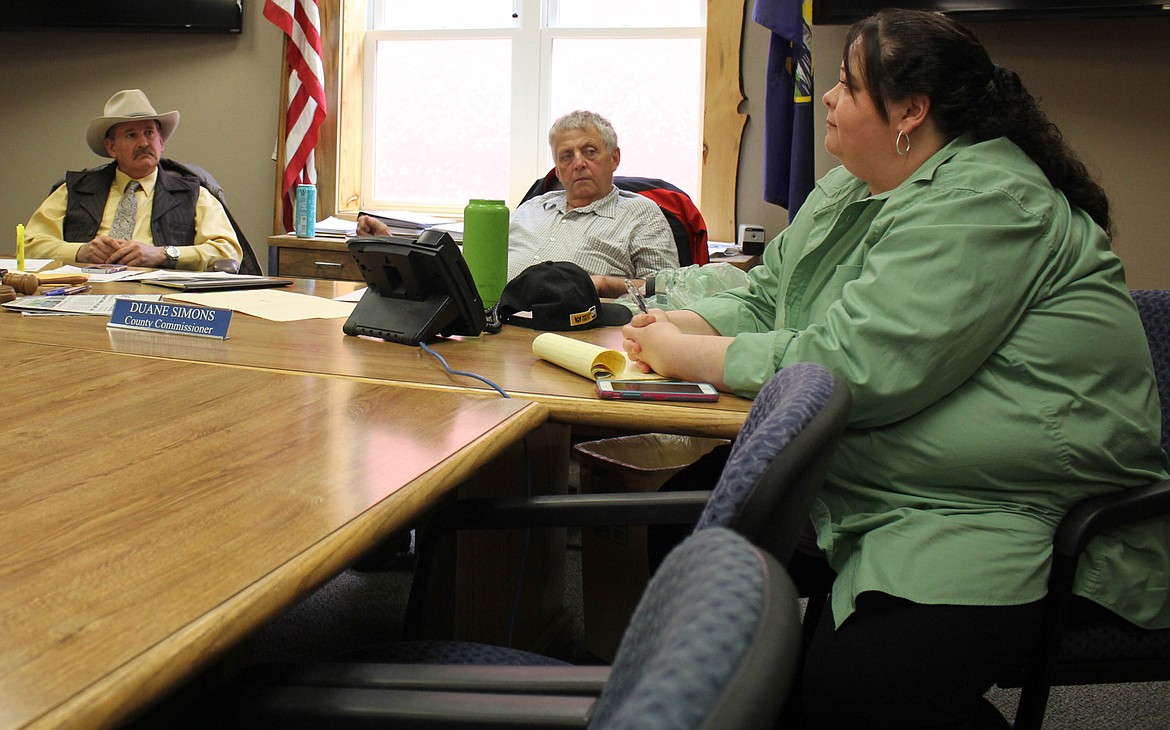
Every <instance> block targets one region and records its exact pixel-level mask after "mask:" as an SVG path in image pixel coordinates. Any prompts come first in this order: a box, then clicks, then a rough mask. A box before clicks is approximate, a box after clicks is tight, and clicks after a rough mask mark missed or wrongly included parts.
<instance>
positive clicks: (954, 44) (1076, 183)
mask: <svg viewBox="0 0 1170 730" xmlns="http://www.w3.org/2000/svg"><path fill="white" fill-rule="evenodd" d="M855 45H856V47H857V49H858V52H859V56H858V57H859V58H860V62H861V68H860V69H854V68H852V67H851V63H852V60H853V59H852V58H851V57H850V53H851V51H852V50H853V48H854V47H855ZM844 62H845V76H846V79H847V81H848V82H849V84H850V85H851V86H852V85H854V84H855V83H857V82H858V81H864V82H865V83H863V84H858V85H860V86H863V87H864V88H866V89H867V90H868V91H869V94H870V96H871V97H872V98H873V101H874V104H875V105H876V106H877V109H878V113H879V114H881V115H882V118H883V119H886V120H887V121H888V119H889V117H888V116H887V108H886V102H887V100H900V99H905V98H907V97H909V96H910V95H912V94H925V95H926V96H928V97H929V98H930V115H931V117H932V118H933V119H934V122H935V124H936V125H937V126H938V128H939V130H940V131H941V132H942V133H943V134H944V135H945V136H946V137H947V138H948V139H954V138H955V137H958V136H959V135H960V134H964V133H969V134H971V135H972V136H973V137H974V138H975V140H976V141H983V140H987V139H994V138H996V137H1006V138H1008V139H1010V140H1011V141H1012V142H1014V143H1015V144H1016V145H1017V146H1019V147H1020V149H1022V150H1023V151H1024V152H1025V153H1026V154H1027V155H1028V157H1030V158H1032V161H1034V162H1035V163H1036V164H1037V165H1038V166H1039V167H1040V169H1041V170H1043V171H1044V174H1045V175H1046V176H1047V177H1048V180H1049V182H1051V183H1052V185H1053V187H1055V188H1057V189H1058V190H1060V191H1061V192H1063V193H1064V195H1065V197H1067V198H1068V200H1069V202H1070V203H1072V204H1073V205H1075V206H1077V207H1078V208H1080V209H1082V210H1084V211H1085V212H1086V213H1088V214H1089V216H1090V217H1092V219H1093V220H1094V221H1096V223H1097V225H1099V226H1101V228H1103V229H1105V231H1106V232H1107V233H1109V234H1110V235H1112V233H1113V229H1112V222H1111V220H1110V216H1109V199H1108V197H1106V195H1105V190H1104V189H1103V188H1102V187H1101V186H1100V185H1099V184H1098V183H1097V182H1096V181H1095V180H1094V179H1093V178H1092V176H1091V175H1090V174H1089V171H1088V170H1087V169H1086V168H1085V165H1084V163H1082V162H1081V161H1080V159H1078V158H1077V156H1076V154H1074V153H1073V151H1072V150H1071V149H1070V148H1069V146H1068V144H1067V143H1066V142H1065V141H1064V137H1063V136H1062V135H1061V133H1060V130H1059V129H1057V127H1056V125H1055V124H1053V123H1052V121H1051V120H1049V119H1048V117H1047V116H1046V115H1045V114H1044V112H1042V111H1041V110H1040V107H1039V106H1038V105H1037V103H1036V100H1035V99H1034V98H1032V95H1031V94H1029V93H1028V91H1027V89H1025V88H1024V85H1023V83H1022V82H1021V81H1020V77H1019V76H1018V75H1017V74H1016V73H1015V72H1014V71H1011V70H1009V69H1006V68H1002V67H1000V66H997V65H996V64H993V63H992V62H991V59H990V58H989V57H988V55H987V50H986V49H985V48H984V47H983V44H982V43H980V42H979V40H978V39H977V38H976V37H975V35H974V34H973V33H972V32H971V31H970V30H968V29H967V28H965V27H963V26H962V25H960V24H959V23H957V22H955V21H954V20H952V19H950V18H948V17H946V16H944V15H942V14H940V13H933V12H927V11H919V10H899V9H893V8H889V9H885V10H880V11H878V12H877V13H875V14H873V15H871V16H869V17H868V18H865V19H863V20H860V21H858V22H857V23H855V24H854V25H853V26H852V27H850V29H849V32H848V34H847V36H846V39H845V50H844ZM858 75H860V77H861V78H860V79H859V78H857V76H858Z"/></svg>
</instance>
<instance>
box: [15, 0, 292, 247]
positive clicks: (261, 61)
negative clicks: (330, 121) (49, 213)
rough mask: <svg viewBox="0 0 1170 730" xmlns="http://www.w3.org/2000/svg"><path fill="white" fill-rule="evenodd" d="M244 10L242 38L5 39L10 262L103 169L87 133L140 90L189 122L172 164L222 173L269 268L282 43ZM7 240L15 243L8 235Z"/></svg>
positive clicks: (174, 140)
mask: <svg viewBox="0 0 1170 730" xmlns="http://www.w3.org/2000/svg"><path fill="white" fill-rule="evenodd" d="M262 7H263V2H261V1H260V0H250V1H249V2H245V3H244V27H243V32H242V33H240V34H239V35H203V34H198V35H185V34H169V33H80V32H75V33H64V32H61V33H50V32H37V33H15V32H6V33H0V92H2V93H0V99H3V110H2V111H0V144H2V145H3V159H4V160H5V162H6V163H7V164H8V169H9V174H7V175H4V176H2V177H0V223H2V224H3V227H2V228H0V251H4V252H7V253H9V254H11V251H12V250H13V248H14V246H13V243H12V240H13V231H14V229H15V226H16V224H17V223H20V222H25V221H27V220H28V218H29V216H30V215H32V212H33V211H34V210H36V207H37V206H38V205H39V204H40V202H41V200H43V199H44V197H45V195H47V194H48V192H49V187H50V186H51V185H52V184H53V182H55V181H56V180H58V179H59V178H60V177H61V176H62V175H64V174H65V171H66V170H77V169H81V168H84V167H89V166H92V165H97V164H101V163H102V162H103V161H104V158H100V157H98V156H96V155H95V154H93V152H91V151H90V149H89V147H87V146H86V144H85V127H86V124H87V123H88V122H89V120H90V119H92V118H93V117H96V116H99V115H100V114H101V111H102V107H103V105H104V104H105V102H106V99H108V98H109V97H110V95H111V94H113V93H114V92H115V91H117V90H119V89H126V88H140V89H142V90H143V91H145V92H146V95H147V96H148V97H150V101H151V103H152V104H154V106H155V108H156V109H157V110H159V111H161V112H165V111H170V110H172V109H178V110H179V112H180V113H181V115H182V117H181V119H180V121H179V127H178V129H177V130H176V131H175V134H174V136H173V137H171V140H170V142H168V143H167V146H166V151H165V153H164V154H165V155H166V156H167V157H173V158H175V159H177V160H187V161H190V162H194V163H196V164H199V165H202V166H203V167H206V168H207V169H208V170H210V171H211V173H212V174H213V175H215V177H216V178H217V179H218V180H219V182H220V183H221V184H222V185H223V186H224V189H225V190H226V192H227V199H228V203H229V206H230V208H231V211H232V214H233V215H234V216H235V217H236V220H237V221H238V222H239V224H240V226H241V227H242V228H243V230H244V233H245V235H246V236H247V237H248V240H249V241H251V243H252V246H253V248H255V249H256V254H257V255H258V256H260V257H261V259H262V261H265V264H266V260H265V246H264V240H265V238H266V237H267V236H268V234H269V231H270V230H271V228H272V207H273V202H272V201H273V197H274V192H273V191H274V186H275V178H274V170H275V163H274V162H273V161H272V152H273V149H274V146H275V143H276V124H277V118H278V110H277V107H278V105H279V98H280V66H281V49H282V42H281V38H282V36H281V34H280V30H279V29H277V28H276V26H274V25H272V24H271V23H269V22H268V21H267V20H265V19H264V18H263V17H262V16H261V14H260V11H261V8H262ZM5 231H6V233H5Z"/></svg>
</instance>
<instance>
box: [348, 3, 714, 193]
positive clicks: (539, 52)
mask: <svg viewBox="0 0 1170 730" xmlns="http://www.w3.org/2000/svg"><path fill="white" fill-rule="evenodd" d="M549 2H550V0H517V1H516V7H517V8H518V10H517V12H518V13H519V14H520V18H521V22H520V23H518V24H517V26H516V27H512V28H491V29H457V28H452V29H441V30H380V29H379V30H367V31H366V32H365V38H364V40H365V53H364V56H363V65H364V73H363V79H364V83H363V89H362V93H363V99H366V100H370V101H369V103H363V104H362V120H363V125H362V129H363V132H362V142H361V170H362V172H361V189H362V191H366V190H373V189H374V185H373V178H374V170H373V164H372V157H373V138H374V133H373V129H374V107H375V104H374V103H373V100H374V98H375V94H376V86H377V79H376V78H375V76H376V74H375V73H371V72H370V71H369V70H370V69H374V68H376V52H377V45H378V42H379V41H382V40H395V39H403V40H405V39H412V40H413V39H446V40H459V39H475V38H506V39H509V40H511V42H512V93H511V118H512V125H511V140H510V142H511V146H510V150H511V156H510V165H509V170H510V172H509V177H508V194H507V203H508V205H509V207H513V208H514V207H515V206H516V205H517V204H519V202H520V200H521V199H522V197H523V195H524V193H525V192H527V190H528V188H529V187H530V186H531V185H532V182H533V181H534V180H536V179H537V178H539V177H542V176H543V175H544V174H545V173H546V172H547V171H548V169H549V167H550V166H551V165H552V162H551V159H552V158H551V155H550V153H549V150H548V128H549V127H550V126H551V125H552V123H553V121H554V119H553V118H552V112H551V110H550V109H549V102H548V95H549V93H550V84H551V80H550V75H551V64H552V54H553V43H554V41H555V40H556V39H559V38H619V39H620V38H693V39H696V40H698V41H699V43H700V59H701V63H700V67H702V65H703V62H704V61H705V58H706V29H705V28H704V27H698V28H695V27H683V28H678V27H669V28H631V27H614V26H599V27H592V28H578V27H574V28H546V27H544V26H545V25H546V23H545V19H546V18H548V17H549V12H550V7H549ZM532 17H535V18H537V19H538V21H537V22H536V23H524V22H523V20H524V19H526V18H532ZM530 59H537V63H536V64H533V63H531V61H530ZM695 83H696V85H697V86H698V88H699V104H700V109H702V104H703V100H704V96H703V89H704V76H703V72H702V68H700V74H699V77H698V78H696V79H695ZM531 89H536V93H535V94H534V93H531V91H530V90H531ZM702 144H703V140H702V139H701V138H700V139H699V140H696V151H698V152H701V150H702ZM695 165H696V167H697V169H698V175H696V180H698V181H701V179H702V178H701V174H702V155H701V154H697V155H696V159H695ZM695 203H696V205H698V204H699V192H698V191H697V190H696V192H695ZM361 206H362V207H371V208H404V207H405V208H410V209H414V210H420V211H425V212H431V213H439V214H445V215H454V216H458V215H460V214H461V213H462V205H454V204H452V205H449V206H435V205H421V204H419V203H417V202H414V201H405V200H372V199H369V198H367V197H366V196H365V194H364V192H363V194H362V199H361Z"/></svg>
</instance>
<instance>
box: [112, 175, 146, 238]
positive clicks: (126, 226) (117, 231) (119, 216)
mask: <svg viewBox="0 0 1170 730" xmlns="http://www.w3.org/2000/svg"><path fill="white" fill-rule="evenodd" d="M140 187H142V186H141V185H139V184H138V181H137V180H131V181H130V182H128V183H126V191H125V192H124V193H122V199H121V200H119V201H118V210H117V211H115V212H114V224H113V225H112V226H110V236H112V237H113V238H117V239H120V240H130V238H131V237H133V236H134V219H135V218H136V217H137V216H138V201H137V200H136V199H135V198H134V193H135V192H136V191H137V190H138V188H140Z"/></svg>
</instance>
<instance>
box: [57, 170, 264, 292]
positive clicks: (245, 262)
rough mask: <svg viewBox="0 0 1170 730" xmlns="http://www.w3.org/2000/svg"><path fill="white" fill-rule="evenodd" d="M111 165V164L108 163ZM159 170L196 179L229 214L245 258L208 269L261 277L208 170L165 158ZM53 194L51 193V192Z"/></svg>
mask: <svg viewBox="0 0 1170 730" xmlns="http://www.w3.org/2000/svg"><path fill="white" fill-rule="evenodd" d="M106 164H109V163H106ZM105 166H106V165H98V166H96V167H91V168H89V170H100V169H101V168H103V167H105ZM158 166H159V169H160V170H161V171H162V172H163V173H164V174H169V175H177V176H179V177H191V178H195V179H196V180H197V181H198V182H199V184H200V185H202V186H203V187H204V188H206V189H207V192H209V193H211V194H212V195H214V196H215V199H216V200H218V201H219V203H220V205H222V206H223V210H224V212H225V213H227V217H228V221H230V222H231V224H232V230H234V231H235V233H236V240H237V241H239V243H240V248H241V249H242V250H243V252H244V257H243V259H241V260H240V261H239V262H238V266H233V265H232V263H233V262H232V260H231V259H218V260H216V261H214V262H212V264H211V266H209V267H208V268H209V269H210V270H213V271H226V272H228V273H233V274H235V273H239V274H249V275H253V276H259V275H261V274H263V273H264V272H263V271H262V270H261V269H260V262H259V261H258V260H257V259H256V252H255V251H253V250H252V244H251V243H249V242H248V237H247V236H245V235H244V231H243V230H242V229H241V228H240V224H239V223H236V219H235V217H234V216H232V211H231V209H230V208H228V204H227V196H226V195H225V194H224V192H223V186H222V185H220V184H219V181H218V180H216V179H215V177H214V176H213V175H212V174H211V173H210V172H208V171H207V170H205V169H203V168H202V167H199V166H198V165H193V164H191V163H189V162H177V161H175V160H172V159H169V158H166V157H163V158H160V159H159V161H158ZM64 184H65V178H61V179H60V180H58V181H57V182H56V183H54V184H53V187H52V190H56V189H57V188H59V187H61V186H62V185H64ZM50 192H51V191H50Z"/></svg>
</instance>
